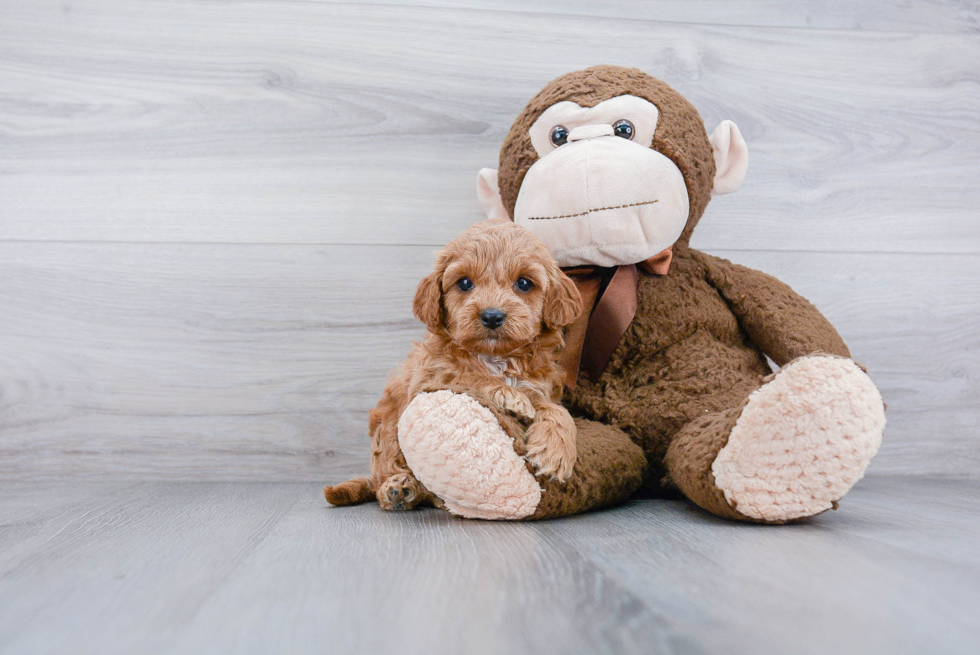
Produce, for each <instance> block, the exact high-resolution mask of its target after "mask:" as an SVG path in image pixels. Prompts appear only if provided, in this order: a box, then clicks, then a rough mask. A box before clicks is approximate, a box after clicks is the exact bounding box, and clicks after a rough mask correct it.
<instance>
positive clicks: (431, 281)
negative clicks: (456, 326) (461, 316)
mask: <svg viewBox="0 0 980 655" xmlns="http://www.w3.org/2000/svg"><path fill="white" fill-rule="evenodd" d="M440 277H441V276H440V275H439V271H433V272H431V273H429V274H428V275H426V276H425V277H424V278H422V281H421V282H419V286H418V288H417V289H416V290H415V301H414V302H413V303H412V313H413V314H415V318H417V319H419V320H420V321H422V322H423V323H425V326H426V327H427V328H429V330H432V331H435V330H437V329H438V328H439V324H440V323H441V316H442V289H441V288H440V285H439V278H440Z"/></svg>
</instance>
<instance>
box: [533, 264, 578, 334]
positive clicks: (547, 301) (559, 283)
mask: <svg viewBox="0 0 980 655" xmlns="http://www.w3.org/2000/svg"><path fill="white" fill-rule="evenodd" d="M555 268H556V271H555V272H556V275H552V276H551V284H550V285H549V288H548V292H547V294H546V295H545V297H544V312H543V316H542V318H543V320H544V324H545V325H547V326H548V327H549V328H551V329H558V328H560V327H564V326H566V325H571V324H572V323H573V322H574V321H575V319H576V318H578V317H579V314H581V313H582V304H583V303H582V294H580V293H579V292H578V287H576V286H575V283H574V282H572V280H571V278H569V277H568V276H567V275H565V274H564V273H562V272H561V271H560V270H557V267H555Z"/></svg>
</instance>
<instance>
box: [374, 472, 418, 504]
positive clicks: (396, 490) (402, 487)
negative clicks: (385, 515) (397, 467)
mask: <svg viewBox="0 0 980 655" xmlns="http://www.w3.org/2000/svg"><path fill="white" fill-rule="evenodd" d="M424 493H425V492H424V490H423V488H422V483H421V482H419V481H418V480H416V479H415V476H413V475H412V474H411V473H396V474H395V475H393V476H391V477H390V478H388V479H387V480H385V481H384V482H382V483H381V486H380V487H378V494H377V496H378V504H379V505H381V509H386V510H388V511H393V512H401V511H406V510H410V509H415V506H416V505H418V504H419V503H420V502H421V501H422V496H423V495H424Z"/></svg>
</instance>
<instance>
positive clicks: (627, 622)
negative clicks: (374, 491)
mask: <svg viewBox="0 0 980 655" xmlns="http://www.w3.org/2000/svg"><path fill="white" fill-rule="evenodd" d="M72 490H75V491H77V493H78V494H79V497H86V498H89V499H95V500H88V501H85V502H83V503H81V504H80V506H81V507H80V509H76V510H73V511H72V512H67V513H65V512H59V511H58V510H57V506H58V504H59V502H60V500H59V499H58V494H59V493H61V492H65V493H71V491H72ZM978 492H980V487H978V481H976V480H974V481H967V480H953V479H945V480H938V479H929V478H895V479H891V478H877V479H874V480H865V481H863V482H861V483H860V484H859V485H858V487H857V488H855V490H854V491H853V492H852V493H851V494H850V495H849V496H848V498H847V500H846V502H845V503H844V505H843V506H842V508H841V509H840V510H839V511H836V512H828V513H825V514H823V515H820V516H818V517H816V518H814V519H811V520H810V521H807V522H805V523H802V524H797V525H791V526H783V527H774V526H756V525H746V524H738V523H733V522H728V521H724V520H721V519H717V518H715V517H712V516H710V515H708V514H706V513H704V512H702V511H701V510H698V509H697V508H695V507H694V506H693V505H691V504H689V503H686V502H681V501H664V500H660V501H634V502H631V503H629V504H627V505H626V506H623V507H619V508H615V509H612V510H607V511H601V512H594V513H590V514H585V515H581V516H577V517H570V518H567V519H562V520H556V521H550V522H540V523H517V524H510V523H493V522H481V521H465V520H459V519H454V518H452V517H450V516H449V515H448V514H446V513H444V512H442V511H439V510H433V509H429V510H422V511H417V512H408V513H386V512H382V511H381V510H379V509H378V508H377V506H376V505H366V506H361V507H353V508H330V507H327V506H326V505H325V504H324V501H323V499H322V497H321V496H320V493H319V485H315V484H295V483H273V484H263V483H143V484H140V485H138V486H135V487H133V488H130V489H126V490H121V489H119V488H118V487H113V485H105V484H103V483H79V484H75V485H70V486H69V485H66V484H65V483H54V484H52V483H34V484H30V485H24V484H19V485H11V484H10V483H0V499H8V498H11V497H13V498H14V499H13V500H12V501H7V500H0V507H2V506H4V505H5V504H7V503H8V502H10V503H12V504H14V505H17V506H25V505H27V504H30V503H32V502H33V508H34V513H35V514H36V515H37V516H41V517H45V518H44V519H43V521H42V523H43V525H44V531H45V535H44V537H43V538H41V537H38V536H36V535H20V537H21V538H20V539H19V540H14V541H13V545H14V546H16V547H17V548H18V550H19V552H28V551H30V552H32V556H31V557H30V558H28V559H23V560H21V561H19V562H17V563H16V565H14V566H12V567H10V566H6V564H7V563H8V562H7V561H6V559H5V558H6V557H7V553H8V551H7V550H6V549H0V567H3V568H2V570H3V571H4V573H3V574H2V575H0V606H2V607H3V608H4V612H2V613H0V652H3V653H25V652H72V653H79V654H87V653H99V654H100V655H103V654H106V653H134V652H139V653H203V652H209V653H212V652H213V653H218V652H221V653H225V652H235V653H269V652H284V651H288V652H291V653H322V652H330V653H379V652H391V651H393V650H397V651H398V652H405V653H432V654H440V653H460V652H467V653H469V652H475V653H517V654H522V653H541V652H590V653H591V652H595V653H622V652H657V653H661V652H668V653H675V652H676V653H689V652H690V653H705V652H725V653H733V654H740V653H787V652H793V653H826V652H861V653H869V654H872V653H889V654H892V653H918V652H943V653H968V652H972V650H975V648H974V646H975V644H976V637H977V635H978V634H980V619H978V617H980V547H978V544H980V539H978V537H980V521H978V519H980V493H978Z"/></svg>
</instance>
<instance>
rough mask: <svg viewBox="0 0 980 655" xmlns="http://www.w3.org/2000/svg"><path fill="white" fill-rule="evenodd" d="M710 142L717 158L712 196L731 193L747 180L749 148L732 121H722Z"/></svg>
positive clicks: (712, 134)
mask: <svg viewBox="0 0 980 655" xmlns="http://www.w3.org/2000/svg"><path fill="white" fill-rule="evenodd" d="M709 141H711V152H712V154H713V155H714V156H715V180H714V184H713V185H712V187H711V194H712V195H716V196H717V195H721V194H723V193H731V192H732V191H735V190H737V189H738V187H739V186H740V185H741V184H742V180H744V179H745V171H746V170H748V168H749V147H748V146H747V145H745V139H743V138H742V133H741V132H739V131H738V127H737V126H736V125H735V123H733V122H731V121H722V122H721V124H720V125H719V126H718V127H716V128H715V131H714V132H712V133H711V138H710V139H709Z"/></svg>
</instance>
